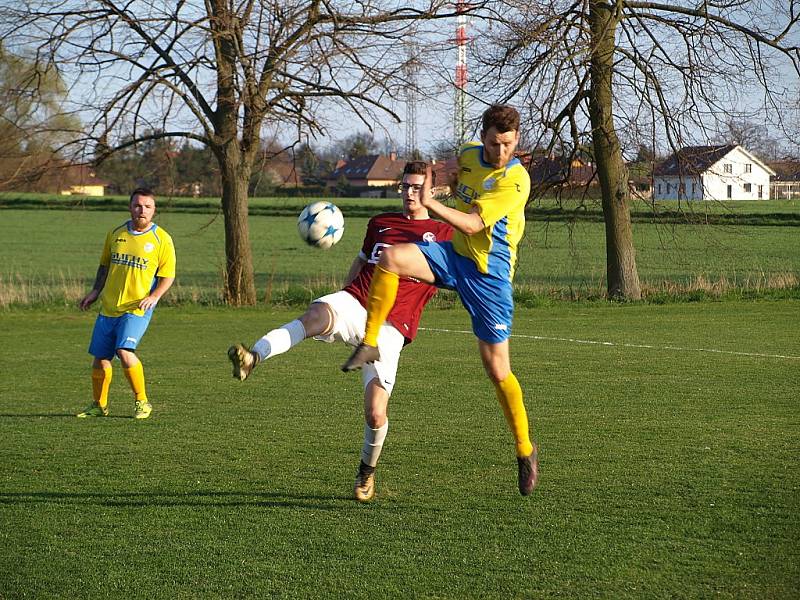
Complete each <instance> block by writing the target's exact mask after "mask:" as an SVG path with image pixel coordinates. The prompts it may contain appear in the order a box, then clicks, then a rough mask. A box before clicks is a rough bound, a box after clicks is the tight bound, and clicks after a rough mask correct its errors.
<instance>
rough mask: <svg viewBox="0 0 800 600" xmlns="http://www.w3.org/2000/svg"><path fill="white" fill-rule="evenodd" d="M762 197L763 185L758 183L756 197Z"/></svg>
mask: <svg viewBox="0 0 800 600" xmlns="http://www.w3.org/2000/svg"><path fill="white" fill-rule="evenodd" d="M763 197H764V186H763V185H760V186H758V198H759V199H761V198H763Z"/></svg>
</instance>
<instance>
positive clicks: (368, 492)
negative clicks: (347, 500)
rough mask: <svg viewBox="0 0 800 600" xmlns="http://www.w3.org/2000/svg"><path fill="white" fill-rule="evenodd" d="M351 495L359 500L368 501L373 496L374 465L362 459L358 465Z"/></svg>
mask: <svg viewBox="0 0 800 600" xmlns="http://www.w3.org/2000/svg"><path fill="white" fill-rule="evenodd" d="M353 495H354V496H355V499H356V500H358V501H359V502H369V501H370V500H372V499H373V498H374V497H375V467H370V466H369V465H368V464H366V463H365V462H364V461H363V460H362V461H361V464H360V465H359V466H358V473H356V482H355V485H354V486H353Z"/></svg>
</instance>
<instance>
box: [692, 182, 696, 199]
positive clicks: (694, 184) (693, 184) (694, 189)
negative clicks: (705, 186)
mask: <svg viewBox="0 0 800 600" xmlns="http://www.w3.org/2000/svg"><path fill="white" fill-rule="evenodd" d="M696 194H697V184H696V183H695V182H694V181H693V182H692V198H694V197H695V195H696Z"/></svg>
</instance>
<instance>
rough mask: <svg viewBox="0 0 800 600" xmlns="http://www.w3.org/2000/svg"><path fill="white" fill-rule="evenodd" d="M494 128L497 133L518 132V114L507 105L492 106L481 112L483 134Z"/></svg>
mask: <svg viewBox="0 0 800 600" xmlns="http://www.w3.org/2000/svg"><path fill="white" fill-rule="evenodd" d="M492 127H494V128H495V129H497V131H498V132H499V133H506V132H507V131H519V113H518V112H517V109H516V108H514V107H513V106H509V105H508V104H492V105H491V106H490V107H489V108H487V109H486V110H485V111H483V132H484V133H486V132H487V131H489V129H491V128H492Z"/></svg>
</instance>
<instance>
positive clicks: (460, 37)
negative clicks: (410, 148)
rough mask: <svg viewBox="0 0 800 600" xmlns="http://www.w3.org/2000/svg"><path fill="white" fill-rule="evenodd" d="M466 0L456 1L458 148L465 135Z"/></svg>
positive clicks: (456, 114)
mask: <svg viewBox="0 0 800 600" xmlns="http://www.w3.org/2000/svg"><path fill="white" fill-rule="evenodd" d="M467 6H468V5H467V2H465V1H464V0H457V1H456V52H457V58H456V77H455V83H456V89H455V110H454V114H453V131H454V133H455V138H456V140H455V141H456V144H457V145H458V147H459V148H460V147H461V145H462V144H464V142H466V141H467V140H466V135H467V91H466V90H467V15H466V14H465V12H466V10H467Z"/></svg>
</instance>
